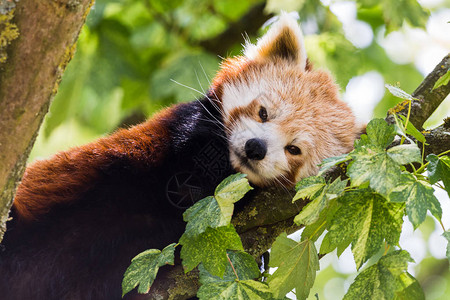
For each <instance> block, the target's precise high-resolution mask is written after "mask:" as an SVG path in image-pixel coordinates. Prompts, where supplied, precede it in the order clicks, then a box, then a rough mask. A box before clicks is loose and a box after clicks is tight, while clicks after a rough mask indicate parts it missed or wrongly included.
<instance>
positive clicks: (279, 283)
mask: <svg viewBox="0 0 450 300" xmlns="http://www.w3.org/2000/svg"><path fill="white" fill-rule="evenodd" d="M269 266H270V267H272V268H274V267H278V269H277V270H276V271H275V272H274V273H273V274H272V275H271V276H270V277H269V278H268V279H267V282H268V284H269V287H270V290H271V291H272V292H273V294H274V296H275V298H281V297H284V296H285V295H286V294H287V293H288V292H290V291H291V290H293V289H294V288H295V294H296V296H297V299H306V298H307V297H308V295H309V291H310V289H311V287H312V285H313V284H314V280H315V278H316V272H317V270H319V257H318V255H317V250H316V247H315V246H314V242H312V241H310V240H304V241H301V242H296V241H294V240H292V239H289V238H288V237H287V235H286V233H282V234H280V235H279V236H278V237H277V239H276V240H275V242H274V243H273V245H272V250H271V252H270V261H269Z"/></svg>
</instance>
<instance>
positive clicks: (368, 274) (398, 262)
mask: <svg viewBox="0 0 450 300" xmlns="http://www.w3.org/2000/svg"><path fill="white" fill-rule="evenodd" d="M408 262H413V260H412V259H411V257H410V255H409V253H408V252H406V251H404V250H398V251H394V252H391V253H389V254H387V255H385V256H383V257H381V258H380V260H379V261H378V262H377V263H376V264H374V265H372V266H370V267H368V268H367V269H365V270H364V271H362V272H361V273H360V274H359V275H358V276H357V277H356V278H355V281H354V282H353V283H352V285H351V286H350V288H349V290H348V292H347V294H346V295H345V296H344V300H353V299H362V300H365V299H367V300H369V299H393V298H394V297H395V293H396V292H400V295H401V292H402V291H404V290H405V288H407V287H408V286H409V285H408V284H407V283H408V282H407V281H406V280H405V278H404V276H402V275H403V274H407V273H406V269H407V268H408ZM399 281H400V282H399ZM405 283H406V285H407V286H406V287H405ZM398 299H401V298H398ZM410 299H415V298H410Z"/></svg>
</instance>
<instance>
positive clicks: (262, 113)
mask: <svg viewBox="0 0 450 300" xmlns="http://www.w3.org/2000/svg"><path fill="white" fill-rule="evenodd" d="M259 117H260V118H261V121H263V122H266V121H267V110H266V108H265V107H264V106H261V108H260V109H259Z"/></svg>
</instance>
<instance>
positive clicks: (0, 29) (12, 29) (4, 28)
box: [0, 2, 19, 64]
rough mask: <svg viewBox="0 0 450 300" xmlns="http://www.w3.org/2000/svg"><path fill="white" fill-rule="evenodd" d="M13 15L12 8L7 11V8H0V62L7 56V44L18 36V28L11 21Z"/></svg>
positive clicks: (4, 60)
mask: <svg viewBox="0 0 450 300" xmlns="http://www.w3.org/2000/svg"><path fill="white" fill-rule="evenodd" d="M11 3H13V2H11ZM3 12H5V13H3ZM13 17H14V9H11V10H9V11H7V9H3V8H2V9H1V10H0V64H1V63H4V62H6V60H7V58H8V54H7V52H6V49H7V47H8V45H9V44H11V42H12V41H14V40H15V39H17V38H18V37H19V29H18V28H17V25H16V24H14V23H13V22H12V21H11V20H12V18H13Z"/></svg>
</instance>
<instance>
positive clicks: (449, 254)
mask: <svg viewBox="0 0 450 300" xmlns="http://www.w3.org/2000/svg"><path fill="white" fill-rule="evenodd" d="M442 236H443V237H444V238H446V239H447V251H446V254H447V258H448V260H449V261H450V230H447V231H445V232H444V233H443V234H442Z"/></svg>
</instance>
